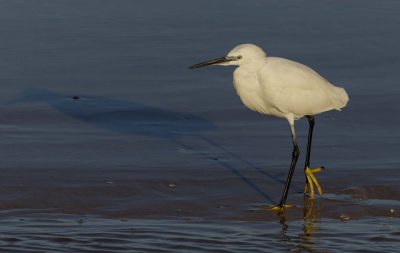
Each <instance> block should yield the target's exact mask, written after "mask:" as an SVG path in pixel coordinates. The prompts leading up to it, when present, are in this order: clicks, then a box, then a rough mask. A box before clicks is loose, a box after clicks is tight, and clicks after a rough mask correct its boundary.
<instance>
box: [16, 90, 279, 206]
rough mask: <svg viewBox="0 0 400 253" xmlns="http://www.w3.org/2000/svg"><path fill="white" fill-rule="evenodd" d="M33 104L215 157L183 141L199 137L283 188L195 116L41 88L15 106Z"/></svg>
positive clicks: (245, 178)
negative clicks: (210, 136) (214, 136)
mask: <svg viewBox="0 0 400 253" xmlns="http://www.w3.org/2000/svg"><path fill="white" fill-rule="evenodd" d="M34 101H40V102H45V103H47V104H49V105H50V106H51V107H53V108H54V109H56V110H58V111H60V112H62V113H64V114H66V115H68V116H71V117H73V118H75V119H79V120H80V121H82V122H85V123H86V124H90V125H92V126H95V127H98V128H101V129H106V130H109V131H112V132H116V133H120V134H126V135H147V136H152V137H157V138H162V139H165V140H168V141H170V142H172V143H174V144H176V145H178V146H179V147H182V148H185V149H187V150H190V151H196V152H197V153H199V154H201V155H202V156H204V157H207V158H209V157H212V156H210V154H207V153H205V152H200V151H198V150H195V148H194V147H191V146H190V145H189V144H187V143H185V142H184V141H183V140H182V139H183V137H186V136H190V137H196V138H198V139H200V140H202V141H204V142H205V143H207V145H211V146H213V147H215V148H218V149H220V150H221V151H223V152H224V153H225V154H227V155H229V156H231V157H233V158H235V159H237V160H239V161H240V162H242V163H244V164H246V165H247V166H249V167H250V168H252V169H255V170H256V171H258V172H259V173H261V174H263V175H265V176H267V177H269V178H270V179H272V180H274V181H275V182H279V183H281V184H284V181H282V180H280V179H279V178H278V177H276V176H273V175H271V174H269V173H267V172H265V171H264V170H262V169H261V168H259V167H257V166H255V165H253V164H251V163H250V162H248V161H246V160H245V159H243V158H242V157H240V156H239V155H237V154H235V153H232V152H231V151H229V150H227V149H226V148H225V147H223V146H221V145H220V144H218V143H216V142H215V141H213V140H210V139H208V138H207V137H205V136H203V135H202V133H203V132H206V131H213V130H217V127H216V126H215V125H214V124H213V123H212V122H211V121H209V120H207V119H204V118H201V117H198V116H196V115H194V114H189V113H180V112H173V111H170V110H166V109H162V108H159V107H155V106H150V105H145V104H142V103H138V102H132V101H123V100H116V99H110V98H105V97H94V96H84V97H71V96H66V95H63V94H59V93H56V92H53V91H50V90H46V89H38V88H35V89H29V90H27V91H26V92H24V94H23V97H22V98H21V99H19V100H18V101H16V102H34ZM214 160H215V161H216V162H218V163H219V164H220V165H221V166H223V167H225V168H227V169H229V170H230V171H231V172H232V173H234V174H235V175H236V176H238V177H239V178H240V179H241V180H243V181H244V182H245V183H246V184H247V185H248V186H250V187H251V188H252V189H253V190H255V191H256V192H257V193H258V194H260V195H261V196H263V197H264V198H265V199H266V200H267V201H269V202H270V203H274V202H275V201H274V200H273V199H272V198H271V197H270V196H269V195H268V194H267V193H265V192H264V191H263V190H261V189H260V188H259V187H258V186H257V185H255V184H254V183H253V182H252V181H251V180H250V179H249V178H247V177H246V176H244V175H243V174H242V173H241V172H240V171H239V170H238V169H237V168H235V167H234V166H232V165H231V164H229V163H227V162H225V161H222V160H219V159H214Z"/></svg>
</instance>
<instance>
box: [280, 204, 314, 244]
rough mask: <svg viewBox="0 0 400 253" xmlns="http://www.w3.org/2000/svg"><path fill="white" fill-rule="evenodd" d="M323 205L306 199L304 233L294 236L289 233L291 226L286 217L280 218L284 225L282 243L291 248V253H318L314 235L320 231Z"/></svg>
mask: <svg viewBox="0 0 400 253" xmlns="http://www.w3.org/2000/svg"><path fill="white" fill-rule="evenodd" d="M320 211H321V203H316V201H315V200H310V199H308V198H304V205H303V224H302V225H303V233H300V234H298V235H297V236H293V235H292V234H290V233H289V232H290V231H289V225H288V222H287V219H286V216H285V215H281V216H280V223H281V225H282V230H281V237H282V242H284V243H285V244H286V245H288V246H289V251H290V252H304V251H306V252H318V250H316V249H315V248H314V246H315V238H314V234H315V233H316V232H318V231H319V228H320V227H319V224H320V220H321V217H320Z"/></svg>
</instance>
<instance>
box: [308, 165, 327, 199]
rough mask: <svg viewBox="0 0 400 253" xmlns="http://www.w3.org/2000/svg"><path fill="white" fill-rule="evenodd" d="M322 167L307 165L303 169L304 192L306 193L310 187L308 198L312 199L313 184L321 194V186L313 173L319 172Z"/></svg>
mask: <svg viewBox="0 0 400 253" xmlns="http://www.w3.org/2000/svg"><path fill="white" fill-rule="evenodd" d="M323 169H324V167H320V168H316V169H310V168H309V167H307V168H306V169H305V170H304V173H305V174H306V185H305V186H304V193H307V190H308V188H310V199H314V186H315V188H317V191H318V194H319V195H322V190H321V187H320V186H319V183H318V181H317V179H316V178H315V176H314V173H319V172H321V171H322V170H323Z"/></svg>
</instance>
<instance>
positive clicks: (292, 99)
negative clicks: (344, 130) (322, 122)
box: [190, 44, 349, 213]
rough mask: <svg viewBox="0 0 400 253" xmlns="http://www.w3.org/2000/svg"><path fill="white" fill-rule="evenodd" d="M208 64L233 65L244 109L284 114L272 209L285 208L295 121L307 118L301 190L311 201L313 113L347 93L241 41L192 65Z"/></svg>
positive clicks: (336, 105) (342, 100)
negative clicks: (288, 147)
mask: <svg viewBox="0 0 400 253" xmlns="http://www.w3.org/2000/svg"><path fill="white" fill-rule="evenodd" d="M208 65H223V66H230V65H236V66H238V67H237V68H236V69H235V71H234V72H233V85H234V87H235V89H236V92H237V94H238V95H239V97H240V99H241V100H242V102H243V104H244V105H245V106H247V107H248V108H249V109H251V110H253V111H256V112H259V113H262V114H267V115H273V116H276V117H280V118H285V119H287V121H288V122H289V124H290V129H291V134H292V140H293V153H292V162H291V164H290V169H289V173H288V176H287V179H286V184H285V188H284V190H283V194H282V198H281V201H280V202H279V204H278V205H277V206H274V207H273V208H272V210H278V211H279V213H282V212H283V211H284V208H285V207H288V206H289V205H286V199H287V195H288V191H289V186H290V181H291V180H292V176H293V172H294V169H295V167H296V163H297V159H298V157H299V154H300V151H299V147H298V145H297V140H296V134H295V129H294V121H295V120H298V119H300V118H302V117H303V116H306V118H307V119H308V123H309V131H308V143H307V154H306V162H305V167H304V173H305V176H306V184H305V187H304V193H305V194H306V193H307V191H308V189H309V191H310V193H309V196H310V199H314V187H315V188H317V191H318V193H319V194H320V195H321V194H322V190H321V187H320V186H319V184H318V181H317V179H316V178H315V175H314V173H317V172H320V171H321V169H323V167H320V168H316V169H311V168H310V154H311V142H312V134H313V128H314V115H315V114H318V113H321V112H326V111H329V110H333V109H336V110H340V109H341V108H343V107H345V106H346V104H347V102H348V101H349V97H348V95H347V93H346V91H345V90H344V89H343V88H339V87H335V86H334V85H332V84H331V83H329V82H328V81H327V80H326V79H324V78H323V77H321V76H320V75H319V74H318V73H317V72H315V71H314V70H312V69H311V68H309V67H307V66H305V65H303V64H301V63H298V62H295V61H291V60H288V59H284V58H279V57H269V56H268V57H267V55H266V54H265V52H264V51H263V50H262V49H261V48H259V47H258V46H256V45H252V44H243V45H239V46H237V47H235V48H234V49H232V50H231V51H230V52H229V53H228V55H227V56H225V57H222V58H218V59H214V60H210V61H206V62H202V63H199V64H195V65H193V66H191V67H190V68H191V69H194V68H200V67H205V66H208Z"/></svg>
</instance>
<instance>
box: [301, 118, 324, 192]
mask: <svg viewBox="0 0 400 253" xmlns="http://www.w3.org/2000/svg"><path fill="white" fill-rule="evenodd" d="M306 117H307V120H308V123H309V125H310V126H309V128H308V142H307V154H306V164H305V167H304V173H305V175H306V185H305V186H304V193H307V190H308V188H310V199H314V186H315V188H317V191H318V194H320V195H321V194H322V190H321V187H320V186H319V183H318V181H317V179H316V178H315V176H314V173H318V172H321V170H323V169H324V167H320V168H315V169H310V156H311V143H312V135H313V130H314V116H311V115H308V116H306Z"/></svg>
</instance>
